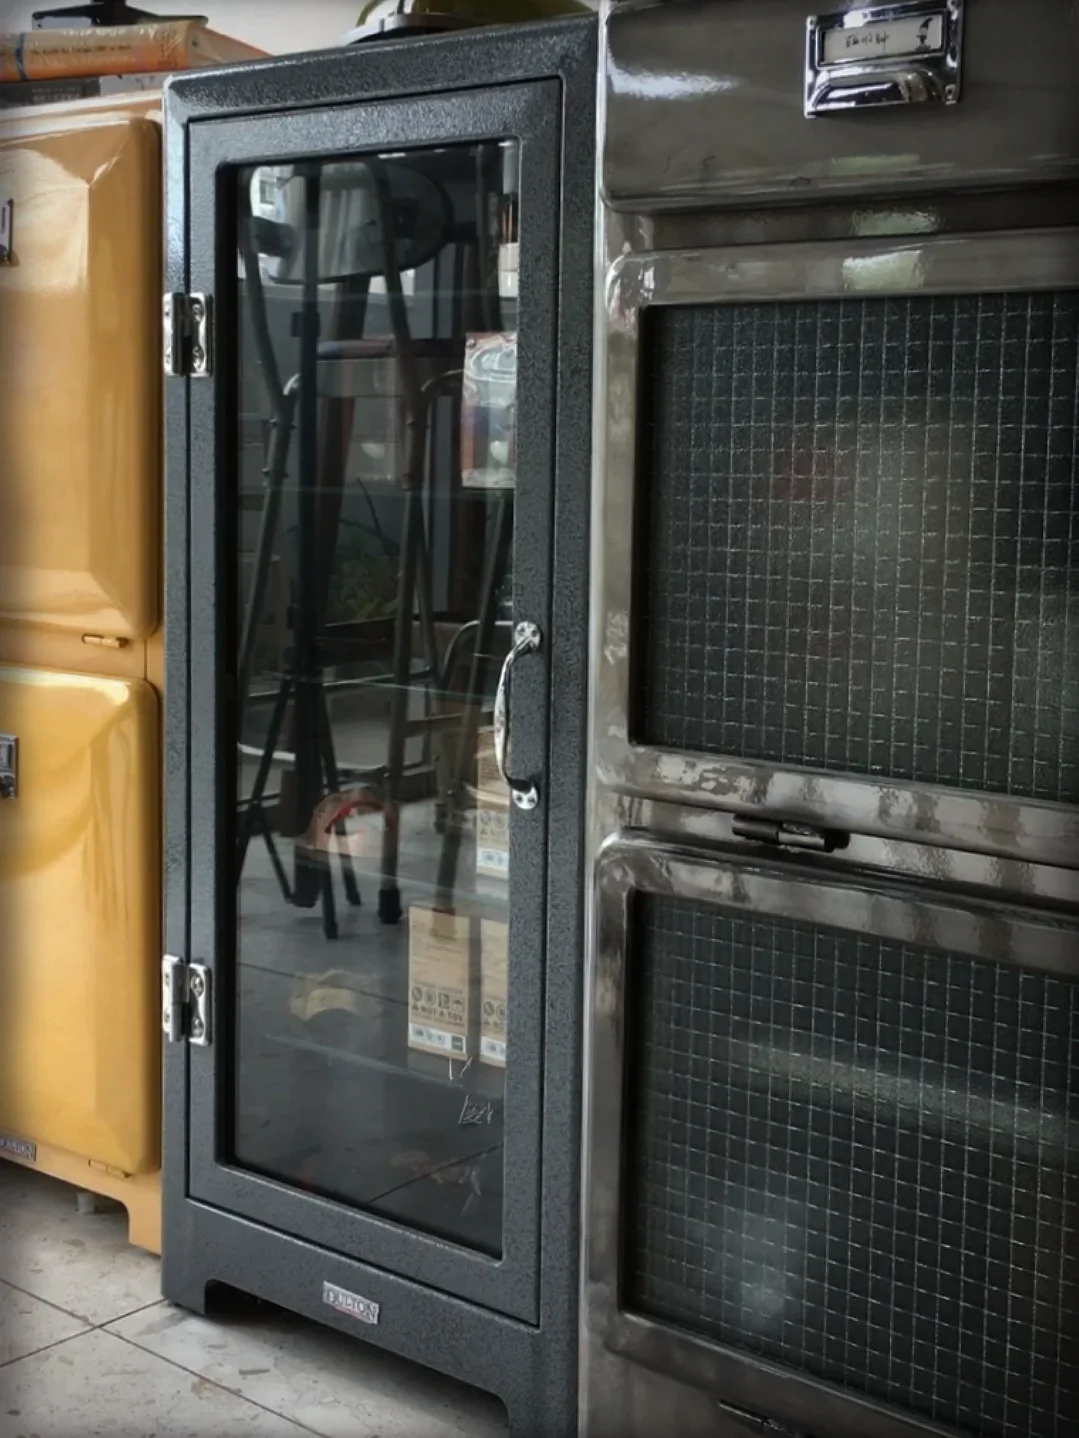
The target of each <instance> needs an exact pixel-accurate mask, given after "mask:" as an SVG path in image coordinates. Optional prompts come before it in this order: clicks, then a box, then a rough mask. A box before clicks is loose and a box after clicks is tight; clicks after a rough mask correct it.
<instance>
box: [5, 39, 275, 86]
mask: <svg viewBox="0 0 1079 1438" xmlns="http://www.w3.org/2000/svg"><path fill="white" fill-rule="evenodd" d="M265 58H266V53H265V51H263V50H257V49H255V48H254V46H252V45H245V44H244V43H243V42H242V41H239V40H233V39H232V38H230V37H229V36H227V35H222V34H219V33H218V32H217V31H216V30H211V29H210V28H209V27H208V26H207V25H206V24H205V22H204V21H201V20H155V21H152V22H147V23H146V24H141V25H98V26H95V27H91V28H85V29H77V30H29V31H25V32H21V33H18V34H9V35H4V34H0V108H3V107H7V106H12V105H40V104H48V103H54V102H56V101H61V100H74V99H83V98H85V97H87V96H91V95H108V94H114V93H117V92H118V91H125V90H149V89H156V88H158V87H159V86H160V85H161V83H162V82H163V80H164V78H165V76H166V75H169V74H173V73H175V72H176V71H178V70H193V69H199V68H202V67H204V66H210V65H233V64H238V63H241V62H243V61H245V60H262V59H265Z"/></svg>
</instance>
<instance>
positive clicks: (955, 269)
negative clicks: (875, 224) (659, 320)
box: [592, 227, 1079, 868]
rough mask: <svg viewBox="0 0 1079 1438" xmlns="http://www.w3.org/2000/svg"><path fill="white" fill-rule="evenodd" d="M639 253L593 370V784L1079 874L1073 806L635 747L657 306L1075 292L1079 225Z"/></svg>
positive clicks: (625, 276) (608, 307) (616, 281)
mask: <svg viewBox="0 0 1079 1438" xmlns="http://www.w3.org/2000/svg"><path fill="white" fill-rule="evenodd" d="M616 228H617V227H616ZM637 238H638V237H637V236H634V237H633V239H637ZM648 238H650V237H648ZM632 244H633V240H630V245H632ZM612 248H613V245H612ZM636 248H638V249H640V251H641V252H639V253H632V252H631V253H624V254H622V255H620V256H619V257H618V258H616V259H615V260H614V262H613V264H612V265H611V266H610V268H609V270H608V271H607V276H606V282H605V289H604V296H603V300H602V312H601V314H600V316H599V324H600V325H601V327H602V333H601V336H600V341H601V346H602V347H603V349H604V351H605V352H604V353H602V354H601V358H600V362H599V363H598V365H597V370H598V377H597V387H596V403H597V416H598V420H597V435H596V468H595V474H596V483H597V493H596V495H595V501H594V502H595V524H594V534H595V535H596V540H595V543H594V549H593V578H592V582H593V596H594V597H593V605H594V612H593V630H594V644H595V647H596V663H597V666H598V672H597V673H596V674H595V675H594V676H593V681H592V682H593V688H594V706H595V707H594V715H593V739H594V744H595V766H596V776H595V779H596V782H597V783H598V784H599V785H600V786H602V787H604V788H606V789H608V790H610V791H614V792H617V793H623V794H633V795H636V796H640V797H643V798H647V799H651V800H655V801H657V802H663V803H670V804H688V805H697V806H707V807H709V808H713V809H719V810H726V811H730V812H734V813H740V814H748V815H752V816H754V817H756V818H768V819H780V820H784V821H788V822H790V821H793V822H801V823H808V824H818V825H819V824H827V825H829V826H830V827H834V828H836V829H839V830H842V831H845V832H851V833H857V834H861V835H869V836H875V837H878V838H880V839H883V840H890V841H910V840H914V841H917V842H919V843H922V844H926V845H933V846H936V847H940V848H942V849H959V850H968V851H974V852H979V853H983V854H991V855H995V856H999V857H1000V858H1002V859H1008V860H1014V861H1019V862H1021V863H1023V864H1044V865H1049V866H1059V867H1062V868H1079V808H1073V807H1071V806H1069V805H1066V804H1062V803H1060V804H1058V803H1048V802H1042V801H1035V800H1024V799H1018V798H1012V797H1010V796H1007V795H999V794H980V793H978V792H976V791H970V790H960V789H951V788H945V787H943V786H939V785H928V784H915V783H910V782H906V781H893V780H888V781H886V782H877V781H874V780H872V779H870V778H868V777H867V778H860V777H855V776H847V775H843V774H837V773H836V772H834V771H829V770H819V769H809V768H798V767H795V766H794V765H782V764H777V763H772V762H757V761H751V760H745V759H738V758H723V757H719V756H713V755H703V754H693V753H684V752H678V751H673V750H665V749H658V748H651V747H648V746H645V745H640V744H635V743H633V742H631V738H630V684H631V674H630V668H631V662H632V659H631V652H630V651H631V645H632V641H633V637H634V630H633V611H634V604H633V589H634V565H633V548H634V508H635V499H636V488H637V484H636V471H637V464H638V447H639V424H640V420H641V413H640V409H641V406H640V398H639V393H638V390H639V367H640V341H641V329H642V321H643V317H644V312H645V310H646V309H648V308H651V307H654V306H660V305H667V306H671V305H702V304H715V305H721V304H724V303H735V302H747V301H767V302H782V301H784V300H806V299H821V300H823V299H841V298H849V299H862V298H872V297H878V298H880V297H886V296H888V295H912V294H913V295H961V294H968V293H979V292H981V293H986V292H992V293H1000V292H1004V291H1016V290H1019V291H1023V290H1052V289H1079V235H1077V234H1076V232H1075V231H1074V230H1069V229H1059V230H1048V229H1042V230H1029V231H1023V230H1019V229H1016V230H1011V231H1002V232H999V233H992V234H989V233H987V234H980V235H965V236H956V235H931V236H927V237H925V238H924V239H913V240H912V239H902V240H900V239H889V238H884V239H874V240H856V239H851V240H828V241H819V240H806V241H804V242H801V243H789V244H761V245H744V246H730V247H725V248H715V249H700V250H669V251H656V250H654V249H652V248H650V247H649V245H648V244H647V241H646V243H645V244H644V245H638V246H637V247H636Z"/></svg>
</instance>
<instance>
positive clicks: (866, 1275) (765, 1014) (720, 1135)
mask: <svg viewBox="0 0 1079 1438" xmlns="http://www.w3.org/2000/svg"><path fill="white" fill-rule="evenodd" d="M632 932H633V934H634V943H633V951H632V953H631V955H630V966H629V967H630V972H631V973H633V974H635V975H636V976H637V977H636V979H635V986H636V987H635V990H634V991H633V992H632V993H631V1020H630V1023H629V1025H628V1033H629V1035H630V1037H629V1045H630V1058H629V1062H630V1080H629V1093H628V1133H627V1142H628V1158H627V1166H626V1194H625V1203H626V1211H625V1227H624V1233H625V1263H624V1275H623V1277H624V1304H625V1306H626V1307H627V1308H629V1309H631V1310H633V1311H635V1312H640V1313H644V1314H646V1315H648V1316H650V1317H653V1318H655V1319H657V1320H659V1321H661V1322H664V1323H668V1324H673V1325H675V1326H677V1327H679V1328H682V1329H686V1330H689V1331H692V1332H696V1333H698V1334H701V1335H704V1336H706V1337H709V1338H711V1339H714V1340H716V1341H719V1342H723V1343H726V1344H730V1345H733V1346H735V1347H737V1348H738V1349H741V1350H743V1351H745V1352H747V1353H750V1354H753V1355H757V1356H759V1357H762V1358H766V1359H771V1360H774V1361H778V1362H781V1363H784V1364H787V1365H789V1366H791V1367H793V1368H796V1369H798V1370H801V1371H803V1372H805V1373H807V1374H810V1375H813V1376H816V1377H818V1378H821V1379H825V1380H829V1381H831V1382H834V1383H837V1384H840V1385H844V1386H847V1387H849V1388H850V1389H853V1390H857V1391H859V1392H861V1393H863V1394H868V1395H870V1396H872V1397H875V1398H877V1399H881V1400H885V1401H887V1402H890V1403H892V1404H895V1405H897V1406H899V1407H902V1408H904V1409H908V1410H913V1411H915V1412H916V1413H918V1414H920V1415H923V1416H928V1417H930V1418H932V1419H934V1420H936V1421H938V1422H941V1423H944V1424H949V1425H954V1426H955V1427H956V1428H958V1429H959V1430H961V1431H962V1432H965V1433H971V1434H977V1435H979V1438H1070V1435H1074V1434H1075V1433H1076V1432H1079V1350H1077V1349H1076V1345H1075V1335H1076V1334H1077V1333H1079V1084H1077V1069H1076V1060H1077V1056H1079V1049H1077V1041H1079V986H1077V985H1075V984H1073V983H1068V982H1066V981H1063V980H1060V979H1055V978H1050V977H1047V976H1045V975H1041V974H1037V973H1034V972H1025V971H1021V970H1019V969H1016V968H1012V967H1009V966H1005V965H997V964H993V963H989V962H983V961H977V960H971V959H970V958H968V957H966V956H963V955H959V954H951V953H945V952H939V951H934V950H928V949H924V948H919V947H914V946H911V945H901V944H898V943H893V942H885V941H883V940H879V939H875V938H871V937H866V936H863V935H858V934H851V933H843V932H838V931H832V930H829V929H825V928H822V927H819V926H816V925H811V924H808V923H803V922H794V921H791V920H788V919H783V918H772V917H766V916H758V915H751V916H747V915H745V914H741V913H733V912H728V911H725V910H723V909H720V908H715V907H712V906H705V905H702V904H699V903H695V902H690V901H683V900H676V899H668V898H662V899H658V898H647V899H646V898H641V899H638V900H637V904H636V908H635V914H634V925H633V930H632ZM1076 942H1077V945H1079V935H1077V938H1076Z"/></svg>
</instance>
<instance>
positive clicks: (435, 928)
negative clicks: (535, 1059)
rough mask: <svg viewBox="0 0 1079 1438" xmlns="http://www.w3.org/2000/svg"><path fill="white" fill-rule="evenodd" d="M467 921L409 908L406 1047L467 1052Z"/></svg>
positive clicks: (469, 987)
mask: <svg viewBox="0 0 1079 1438" xmlns="http://www.w3.org/2000/svg"><path fill="white" fill-rule="evenodd" d="M471 927H472V926H471V922H470V920H469V919H468V918H467V916H464V915H460V914H445V913H441V912H438V911H437V910H434V909H424V908H421V907H419V906H414V907H413V908H411V909H409V911H408V995H409V1003H408V1046H409V1048H411V1049H418V1050H419V1051H420V1052H421V1053H429V1054H440V1055H445V1056H446V1057H447V1058H466V1057H467V1056H468V1053H469V1048H470V1045H469V1022H470V1020H471V1018H472V1014H473V1010H474V999H473V992H472V989H473V977H472V976H473V965H472V933H471Z"/></svg>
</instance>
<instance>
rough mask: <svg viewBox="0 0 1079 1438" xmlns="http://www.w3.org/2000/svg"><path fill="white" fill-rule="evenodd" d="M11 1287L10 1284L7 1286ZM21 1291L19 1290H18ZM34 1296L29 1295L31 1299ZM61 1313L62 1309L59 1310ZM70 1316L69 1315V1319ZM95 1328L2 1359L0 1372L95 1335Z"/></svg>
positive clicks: (70, 1334)
mask: <svg viewBox="0 0 1079 1438" xmlns="http://www.w3.org/2000/svg"><path fill="white" fill-rule="evenodd" d="M8 1286H9V1287H10V1286H11V1285H10V1284H9V1285H8ZM19 1291H20V1292H21V1291H22V1290H21V1289H20V1290H19ZM33 1296H34V1295H33V1294H31V1295H30V1297H31V1298H32V1297H33ZM60 1311H61V1313H62V1312H63V1309H61V1310H60ZM70 1316H71V1315H69V1317H70ZM96 1332H97V1329H96V1328H84V1329H83V1330H82V1332H81V1333H69V1334H68V1335H67V1337H66V1338H56V1339H54V1340H53V1342H52V1343H43V1344H42V1345H41V1347H40V1348H31V1349H30V1351H29V1352H28V1353H20V1354H18V1355H17V1357H15V1358H4V1359H2V1360H0V1372H3V1370H4V1369H5V1368H14V1366H15V1364H16V1363H23V1362H25V1360H26V1359H27V1358H37V1357H38V1356H39V1355H40V1354H42V1353H49V1352H51V1351H52V1349H54V1348H63V1347H64V1345H65V1344H66V1343H75V1342H77V1341H78V1340H79V1339H80V1338H85V1337H86V1335H87V1334H88V1333H96Z"/></svg>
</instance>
